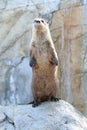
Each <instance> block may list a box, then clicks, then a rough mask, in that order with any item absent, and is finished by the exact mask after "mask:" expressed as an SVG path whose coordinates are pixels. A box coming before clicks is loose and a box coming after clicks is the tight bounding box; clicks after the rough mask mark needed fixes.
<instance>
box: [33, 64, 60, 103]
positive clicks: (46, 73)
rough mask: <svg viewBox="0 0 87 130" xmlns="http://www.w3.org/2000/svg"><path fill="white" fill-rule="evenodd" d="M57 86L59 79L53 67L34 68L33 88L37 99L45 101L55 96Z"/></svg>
mask: <svg viewBox="0 0 87 130" xmlns="http://www.w3.org/2000/svg"><path fill="white" fill-rule="evenodd" d="M45 67H47V66H45ZM57 87H58V80H57V78H56V77H55V74H54V70H52V68H51V67H48V69H47V68H38V69H37V70H33V81H32V90H33V96H34V99H35V100H40V101H44V100H47V99H50V98H51V97H55V96H56V92H57Z"/></svg>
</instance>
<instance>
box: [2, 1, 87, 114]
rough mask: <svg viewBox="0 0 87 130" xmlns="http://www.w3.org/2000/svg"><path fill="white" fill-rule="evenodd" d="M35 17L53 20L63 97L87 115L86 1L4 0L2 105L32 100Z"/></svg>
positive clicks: (52, 25)
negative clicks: (31, 53) (31, 49)
mask: <svg viewBox="0 0 87 130" xmlns="http://www.w3.org/2000/svg"><path fill="white" fill-rule="evenodd" d="M35 17H44V18H47V19H48V20H49V24H50V30H51V34H52V38H53V41H54V44H55V46H56V50H57V52H58V56H59V72H58V77H59V80H60V89H61V97H62V99H64V100H66V101H68V102H70V103H71V104H73V105H74V106H75V107H76V108H78V109H79V110H80V111H81V112H83V113H84V114H85V115H87V100H86V99H87V95H86V93H87V43H86V42H87V31H86V28H87V1H86V0H71V1H69V0H51V1H50V0H41V1H40V0H37V1H36V0H6V1H5V0H1V1H0V104H1V105H9V104H26V103H28V102H29V101H31V100H32V94H31V78H32V71H31V68H30V67H29V65H28V63H29V57H28V48H29V42H30V38H31V27H32V21H33V19H34V18H35ZM28 90H29V91H28Z"/></svg>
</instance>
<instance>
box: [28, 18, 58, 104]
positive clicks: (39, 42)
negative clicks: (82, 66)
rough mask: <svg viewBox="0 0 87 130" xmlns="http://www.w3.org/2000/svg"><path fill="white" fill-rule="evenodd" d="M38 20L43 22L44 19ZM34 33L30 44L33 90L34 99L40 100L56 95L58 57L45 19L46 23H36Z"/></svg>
mask: <svg viewBox="0 0 87 130" xmlns="http://www.w3.org/2000/svg"><path fill="white" fill-rule="evenodd" d="M36 20H40V22H41V20H42V19H36ZM43 24H44V25H43ZM32 33H33V34H32V40H31V44H30V58H31V60H32V58H34V63H33V64H32V65H31V66H32V71H33V78H32V92H33V96H34V101H36V102H38V101H39V102H40V101H45V100H50V99H51V97H56V92H57V89H58V78H57V69H58V64H57V62H58V57H57V54H56V51H55V47H54V44H53V41H52V39H51V35H50V32H49V27H48V24H47V22H46V21H45V20H44V23H34V27H33V32H32ZM53 58H54V59H53ZM53 60H54V62H53ZM30 62H31V61H30ZM30 64H31V63H30Z"/></svg>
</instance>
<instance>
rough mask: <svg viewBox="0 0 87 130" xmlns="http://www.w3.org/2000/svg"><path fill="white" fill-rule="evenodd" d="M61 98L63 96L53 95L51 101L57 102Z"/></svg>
mask: <svg viewBox="0 0 87 130" xmlns="http://www.w3.org/2000/svg"><path fill="white" fill-rule="evenodd" d="M60 99H61V98H56V97H51V101H55V102H57V101H59V100H60Z"/></svg>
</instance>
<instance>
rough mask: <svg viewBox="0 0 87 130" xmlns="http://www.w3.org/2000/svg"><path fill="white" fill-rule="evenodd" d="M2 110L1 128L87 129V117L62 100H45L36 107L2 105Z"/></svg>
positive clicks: (25, 129) (33, 129) (40, 129)
mask: <svg viewBox="0 0 87 130" xmlns="http://www.w3.org/2000/svg"><path fill="white" fill-rule="evenodd" d="M0 112H1V117H2V122H0V130H5V129H6V130H87V119H86V118H85V117H84V116H83V115H82V114H81V113H80V112H79V111H77V110H76V109H75V108H74V107H72V106H71V105H70V104H69V103H67V102H65V101H62V100H60V101H59V102H45V103H42V104H41V105H39V106H38V107H36V108H33V107H32V106H31V105H24V106H23V105H18V106H7V107H2V106H0ZM3 114H4V116H5V117H4V118H5V119H4V120H3ZM1 117H0V120H1Z"/></svg>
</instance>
